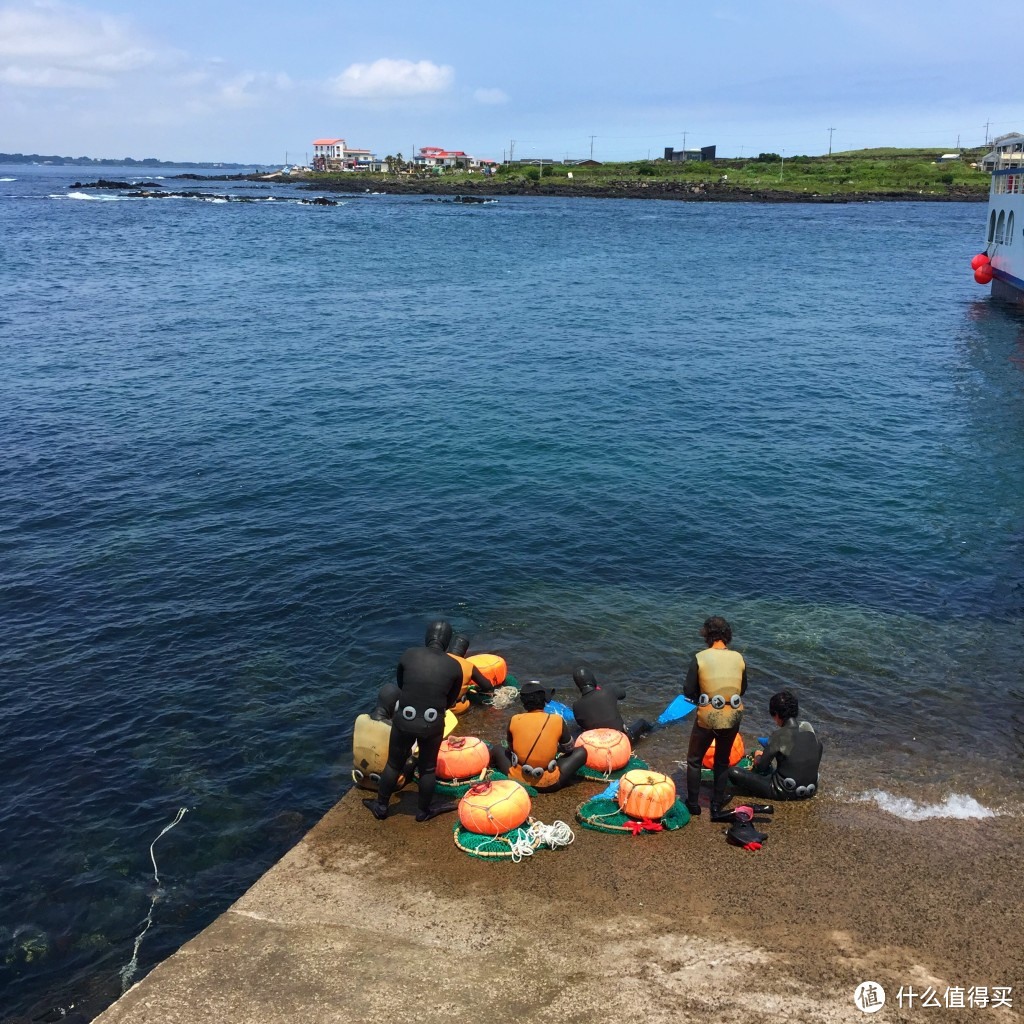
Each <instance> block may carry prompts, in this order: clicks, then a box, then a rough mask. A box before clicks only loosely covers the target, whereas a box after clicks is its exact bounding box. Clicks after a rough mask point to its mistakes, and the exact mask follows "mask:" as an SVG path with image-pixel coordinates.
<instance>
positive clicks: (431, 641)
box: [423, 619, 452, 651]
mask: <svg viewBox="0 0 1024 1024" xmlns="http://www.w3.org/2000/svg"><path fill="white" fill-rule="evenodd" d="M451 638H452V626H451V623H450V622H446V621H445V620H444V619H435V620H434V621H433V622H432V623H431V624H430V625H429V626H427V635H426V638H425V639H424V641H423V642H424V643H425V644H426V645H427V647H438V648H440V649H441V650H442V651H446V650H448V644H449V642H450V641H451Z"/></svg>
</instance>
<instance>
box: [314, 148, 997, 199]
mask: <svg viewBox="0 0 1024 1024" xmlns="http://www.w3.org/2000/svg"><path fill="white" fill-rule="evenodd" d="M983 153H984V150H964V151H963V153H962V159H961V160H958V161H951V162H949V163H944V164H939V163H936V162H935V161H936V160H937V158H938V157H939V156H941V155H942V151H941V150H922V149H864V150H855V151H852V152H847V153H833V154H832V155H831V156H792V157H786V158H785V159H784V160H783V158H782V157H781V156H780V155H778V154H769V153H765V154H761V156H759V157H758V158H756V159H745V160H716V161H715V162H714V163H696V162H694V163H684V164H678V163H668V162H667V161H664V160H638V161H632V162H628V163H605V164H602V165H601V166H599V167H567V166H563V165H562V164H546V165H544V167H543V168H539V167H536V166H533V167H531V166H521V165H506V166H503V167H502V168H501V169H500V171H499V173H498V175H497V178H498V180H499V181H507V182H513V181H523V182H531V181H533V182H536V181H539V180H540V177H541V174H542V173H543V180H544V184H545V186H548V187H557V186H558V185H559V184H562V183H564V184H565V185H566V186H569V185H575V186H586V185H588V184H592V185H594V186H605V187H615V186H616V185H631V186H635V185H637V184H638V183H643V182H650V183H652V184H653V183H654V182H681V183H690V184H705V185H713V186H716V187H718V188H721V187H723V186H724V187H726V188H738V189H756V190H760V191H782V192H790V193H801V192H807V193H810V194H816V195H849V194H856V193H859V192H892V191H901V192H910V191H913V192H921V193H925V194H943V193H948V192H951V191H956V192H962V191H965V190H966V191H969V192H975V191H976V192H978V193H979V194H982V193H987V191H988V185H989V176H988V174H987V173H986V172H985V171H981V170H978V169H977V168H972V167H971V163H973V162H976V161H977V160H978V159H979V158H980V157H981V156H982V155H983ZM570 173H571V174H572V178H571V179H570V178H569V177H568V175H569V174H570ZM312 177H313V179H314V180H317V179H320V180H323V179H328V178H329V179H337V178H339V177H345V178H348V179H351V178H353V177H354V175H341V176H339V175H313V176H312ZM359 177H360V178H367V179H372V180H377V181H380V180H382V179H389V178H390V180H405V181H409V180H410V177H412V178H413V180H415V177H416V176H410V175H408V174H405V175H397V176H394V175H360V176H359ZM424 177H427V178H431V179H434V180H437V179H438V176H436V175H433V174H425V175H424ZM480 177H481V176H480V175H479V174H472V173H467V172H453V173H446V174H444V175H443V176H442V178H441V180H444V181H446V182H451V183H457V182H461V181H464V182H466V183H467V184H469V183H470V182H479V181H480ZM723 179H725V180H723Z"/></svg>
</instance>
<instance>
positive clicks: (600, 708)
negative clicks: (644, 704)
mask: <svg viewBox="0 0 1024 1024" xmlns="http://www.w3.org/2000/svg"><path fill="white" fill-rule="evenodd" d="M572 681H573V682H574V683H575V684H576V689H577V690H579V691H580V696H579V699H578V700H577V701H576V703H575V704H573V706H572V716H573V718H575V719H576V721H577V722H578V723H579V726H580V729H581V730H582V731H583V732H586V731H587V730H588V729H618V731H619V732H624V733H625V734H626V736H627V737H629V742H630V744H631V745H632V746H634V747H635V746H636V745H637V743H638V742H639V740H640V739H641V738H642V737H644V736H646V735H647V734H648V733H649V732H650V731H651V730H652V729H653V728H654V726H653V725H651V723H650V722H648V721H647V719H646V718H638V719H637V720H636V721H635V722H634V723H633V724H632V725H629V726H627V725H626V724H625V723H624V722H623V720H622V712H620V711H619V701H620V700H622V699H623V698H624V697H625V696H626V691H625V688H624V687H622V686H620V685H619V684H618V683H611V684H608V685H601V686H598V683H597V679H596V677H595V676H594V673H593V672H591V671H590V669H589V668H582V667H581V668H578V669H576V670H575V671H574V672H573V674H572Z"/></svg>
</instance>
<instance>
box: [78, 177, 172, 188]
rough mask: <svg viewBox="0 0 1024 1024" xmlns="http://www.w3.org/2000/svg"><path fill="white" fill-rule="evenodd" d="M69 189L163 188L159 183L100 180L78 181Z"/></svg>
mask: <svg viewBox="0 0 1024 1024" xmlns="http://www.w3.org/2000/svg"><path fill="white" fill-rule="evenodd" d="M68 188H113V189H122V188H163V185H161V184H160V182H159V181H108V180H107V179H106V178H100V179H99V181H84V182H83V181H76V182H75V183H74V185H68Z"/></svg>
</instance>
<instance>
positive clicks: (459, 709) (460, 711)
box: [451, 700, 473, 715]
mask: <svg viewBox="0 0 1024 1024" xmlns="http://www.w3.org/2000/svg"><path fill="white" fill-rule="evenodd" d="M472 706H473V705H472V704H471V703H470V702H469V700H460V701H459V702H458V703H456V704H453V705H452V708H451V710H452V712H453V713H454V714H456V715H464V714H465V713H466V712H467V711H468V710H469V709H470V708H471V707H472Z"/></svg>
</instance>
